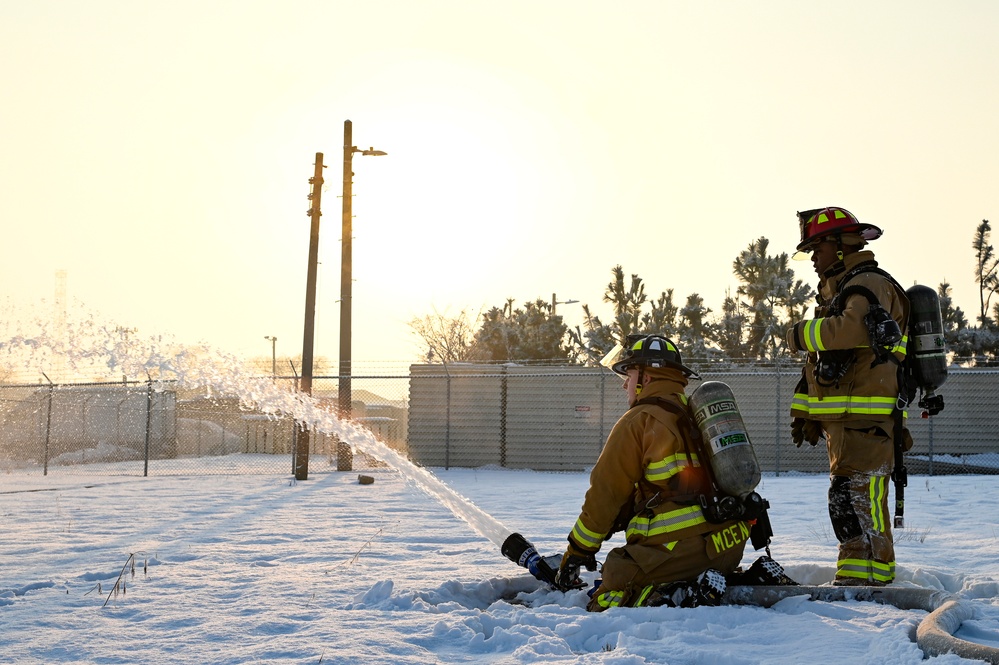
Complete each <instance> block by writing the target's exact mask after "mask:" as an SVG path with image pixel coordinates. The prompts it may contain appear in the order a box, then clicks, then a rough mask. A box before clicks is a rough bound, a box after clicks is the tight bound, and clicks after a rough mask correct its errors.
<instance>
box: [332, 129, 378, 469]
mask: <svg viewBox="0 0 999 665" xmlns="http://www.w3.org/2000/svg"><path fill="white" fill-rule="evenodd" d="M355 152H359V153H361V154H362V155H369V156H381V155H385V154H387V153H385V152H382V151H381V150H375V149H374V148H368V149H367V150H361V149H359V148H357V147H356V146H355V145H354V139H353V123H351V122H350V120H344V122H343V218H342V220H341V227H342V228H341V238H340V382H339V388H338V392H337V415H338V417H339V418H340V419H341V420H349V419H350V417H351V399H352V395H351V385H350V379H351V324H352V322H351V305H352V302H351V298H352V292H353V256H352V250H353V244H352V241H353V214H352V198H353V193H352V188H353V176H354V171H353V169H352V162H353V159H354V153H355ZM352 465H353V460H352V454H351V450H350V446H348V445H347V444H345V443H343V442H340V441H338V442H337V470H338V471H350V470H351V467H352Z"/></svg>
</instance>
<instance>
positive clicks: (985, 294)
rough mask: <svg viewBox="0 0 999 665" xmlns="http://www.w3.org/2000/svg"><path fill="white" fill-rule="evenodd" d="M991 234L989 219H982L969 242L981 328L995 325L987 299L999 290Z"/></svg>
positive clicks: (998, 273) (998, 276) (996, 262)
mask: <svg viewBox="0 0 999 665" xmlns="http://www.w3.org/2000/svg"><path fill="white" fill-rule="evenodd" d="M991 235H992V227H991V226H990V225H989V220H987V219H983V220H982V223H981V224H979V225H978V227H977V228H976V229H975V236H974V238H973V239H972V242H971V247H972V249H974V250H975V283H976V284H978V306H979V309H978V323H979V324H980V325H981V326H982V327H983V328H990V327H993V326H995V325H996V322H995V320H993V319H991V318H990V317H989V301H991V300H992V296H994V295H995V294H996V291H999V258H997V257H996V254H995V251H994V250H993V249H992V245H990V244H989V236H991Z"/></svg>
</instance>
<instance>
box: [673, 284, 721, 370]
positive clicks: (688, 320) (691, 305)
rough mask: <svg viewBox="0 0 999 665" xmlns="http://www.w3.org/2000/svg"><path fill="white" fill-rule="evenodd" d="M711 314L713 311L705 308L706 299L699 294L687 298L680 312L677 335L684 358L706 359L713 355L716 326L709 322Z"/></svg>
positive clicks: (692, 294) (677, 341)
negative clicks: (712, 345)
mask: <svg viewBox="0 0 999 665" xmlns="http://www.w3.org/2000/svg"><path fill="white" fill-rule="evenodd" d="M709 314H711V310H710V309H709V308H707V307H705V306H704V298H702V297H701V296H700V295H698V294H697V293H691V294H690V295H689V296H687V304H685V305H684V306H683V309H681V310H680V323H679V325H678V326H677V335H676V337H677V340H676V343H677V344H679V345H680V349H681V352H682V354H683V355H684V357H690V358H692V359H693V358H700V359H706V358H708V357H709V356H710V355H712V352H713V349H712V348H711V342H712V341H713V340H714V337H715V325H714V324H713V323H711V321H709V319H708V315H709Z"/></svg>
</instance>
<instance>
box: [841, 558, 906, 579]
mask: <svg viewBox="0 0 999 665" xmlns="http://www.w3.org/2000/svg"><path fill="white" fill-rule="evenodd" d="M836 577H852V578H855V579H858V580H867V581H874V582H883V583H885V584H888V583H890V582H891V581H893V580H894V579H895V562H894V561H891V562H889V563H884V562H883V561H872V560H870V559H840V560H839V561H837V562H836Z"/></svg>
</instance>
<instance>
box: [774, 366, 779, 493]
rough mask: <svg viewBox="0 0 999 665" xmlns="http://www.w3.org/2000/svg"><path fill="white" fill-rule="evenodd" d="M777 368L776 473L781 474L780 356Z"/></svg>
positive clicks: (775, 414) (775, 413) (775, 411)
mask: <svg viewBox="0 0 999 665" xmlns="http://www.w3.org/2000/svg"><path fill="white" fill-rule="evenodd" d="M774 367H775V368H776V370H777V394H776V398H777V399H776V406H775V409H774V473H776V474H777V475H778V476H779V475H780V358H777V362H776V363H774Z"/></svg>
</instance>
